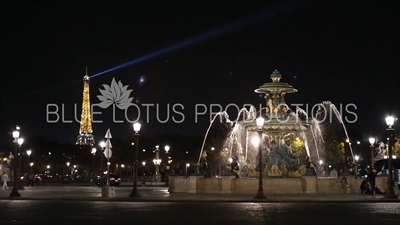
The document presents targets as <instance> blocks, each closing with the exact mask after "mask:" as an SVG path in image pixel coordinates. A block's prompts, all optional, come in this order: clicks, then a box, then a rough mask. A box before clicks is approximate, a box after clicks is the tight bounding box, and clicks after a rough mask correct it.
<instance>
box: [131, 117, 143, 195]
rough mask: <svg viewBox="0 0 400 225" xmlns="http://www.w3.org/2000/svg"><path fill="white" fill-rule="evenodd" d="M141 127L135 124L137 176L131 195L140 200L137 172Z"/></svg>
mask: <svg viewBox="0 0 400 225" xmlns="http://www.w3.org/2000/svg"><path fill="white" fill-rule="evenodd" d="M141 127H142V125H141V124H140V123H134V124H133V131H135V133H134V134H133V136H134V137H135V139H136V143H135V145H136V149H135V174H134V177H133V188H132V192H131V193H130V195H129V197H130V198H138V197H140V194H139V193H138V191H137V171H138V151H139V131H140V128H141Z"/></svg>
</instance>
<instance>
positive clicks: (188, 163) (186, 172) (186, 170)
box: [185, 163, 190, 177]
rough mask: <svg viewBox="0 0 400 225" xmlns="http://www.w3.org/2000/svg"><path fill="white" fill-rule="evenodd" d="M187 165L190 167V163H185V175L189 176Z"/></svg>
mask: <svg viewBox="0 0 400 225" xmlns="http://www.w3.org/2000/svg"><path fill="white" fill-rule="evenodd" d="M189 167H190V163H186V167H185V169H186V176H187V177H189V174H188V169H189Z"/></svg>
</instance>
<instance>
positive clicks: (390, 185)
mask: <svg viewBox="0 0 400 225" xmlns="http://www.w3.org/2000/svg"><path fill="white" fill-rule="evenodd" d="M386 125H387V126H388V127H387V129H386V130H387V132H388V135H389V152H388V153H389V157H388V170H389V177H388V190H387V192H386V194H385V198H397V195H396V194H395V193H394V182H393V144H394V143H393V142H394V128H393V125H394V117H392V116H388V117H386Z"/></svg>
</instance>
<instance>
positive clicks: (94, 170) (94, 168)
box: [90, 147, 97, 180]
mask: <svg viewBox="0 0 400 225" xmlns="http://www.w3.org/2000/svg"><path fill="white" fill-rule="evenodd" d="M96 152H97V148H95V147H93V148H92V151H91V152H90V153H91V154H92V155H93V180H94V179H95V175H94V174H95V173H96Z"/></svg>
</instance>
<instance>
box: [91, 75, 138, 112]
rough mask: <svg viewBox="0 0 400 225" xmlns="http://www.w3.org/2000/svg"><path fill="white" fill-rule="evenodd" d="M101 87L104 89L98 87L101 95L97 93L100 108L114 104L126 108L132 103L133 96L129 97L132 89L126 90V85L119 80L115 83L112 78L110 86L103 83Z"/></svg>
mask: <svg viewBox="0 0 400 225" xmlns="http://www.w3.org/2000/svg"><path fill="white" fill-rule="evenodd" d="M103 87H104V90H101V89H99V90H100V93H101V95H97V98H98V99H99V100H100V101H101V103H100V104H99V106H100V107H101V108H103V109H106V108H108V107H109V106H110V105H112V104H115V105H116V106H117V107H118V108H119V109H127V108H128V107H129V106H131V105H133V103H132V100H133V97H131V98H130V97H129V95H130V94H131V92H132V91H133V89H131V90H128V85H125V86H124V85H123V84H122V83H121V81H119V82H118V83H117V82H116V81H115V78H113V79H112V81H111V85H110V86H108V85H107V84H103Z"/></svg>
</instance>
